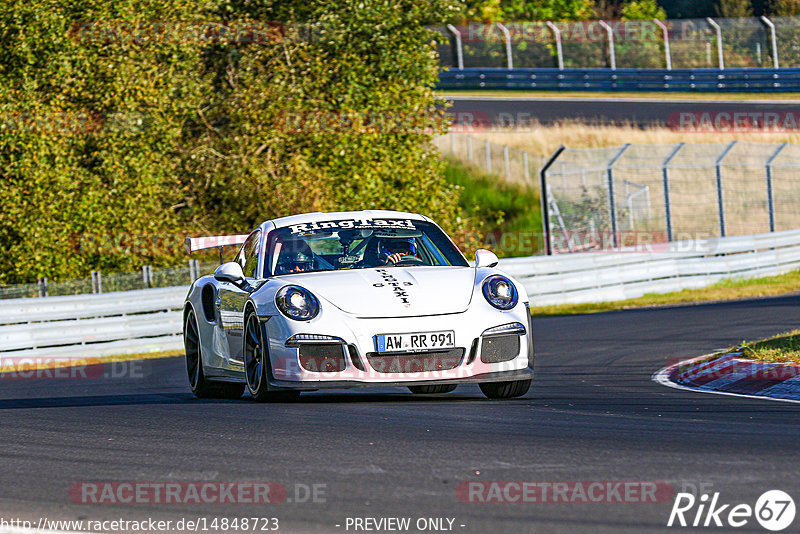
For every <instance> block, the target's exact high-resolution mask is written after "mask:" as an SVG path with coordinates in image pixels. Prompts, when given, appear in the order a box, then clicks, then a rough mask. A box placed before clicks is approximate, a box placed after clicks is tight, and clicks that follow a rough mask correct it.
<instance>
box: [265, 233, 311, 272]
mask: <svg viewBox="0 0 800 534" xmlns="http://www.w3.org/2000/svg"><path fill="white" fill-rule="evenodd" d="M312 270H314V252H312V250H311V247H310V246H308V243H306V242H305V241H303V240H302V239H296V240H292V241H286V242H284V243H283V247H282V248H281V251H280V255H279V256H278V263H277V265H276V266H275V274H287V273H302V272H306V271H312Z"/></svg>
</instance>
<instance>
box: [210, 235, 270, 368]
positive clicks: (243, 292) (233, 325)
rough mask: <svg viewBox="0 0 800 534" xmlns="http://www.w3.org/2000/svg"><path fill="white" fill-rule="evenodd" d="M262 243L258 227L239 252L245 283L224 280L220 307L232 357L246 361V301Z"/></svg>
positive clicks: (251, 287) (234, 359) (237, 259)
mask: <svg viewBox="0 0 800 534" xmlns="http://www.w3.org/2000/svg"><path fill="white" fill-rule="evenodd" d="M260 245H261V230H260V229H259V230H256V231H254V232H253V233H252V234H250V236H249V237H248V238H247V240H246V241H245V242H244V244H243V245H242V248H241V249H239V253H238V254H237V255H236V259H235V260H234V261H237V262H238V263H239V264H240V265H241V266H242V271H244V276H245V283H244V284H234V283H232V282H220V284H219V311H220V319H221V323H222V328H223V329H224V330H225V334H226V337H227V338H228V347H229V350H230V353H229V355H228V356H229V359H230V360H232V361H234V362H237V363H242V361H243V360H242V347H243V336H244V305H245V304H246V303H247V297H248V295H249V294H250V292H251V291H252V289H253V285H252V284H253V282H254V281H255V278H256V267H257V265H258V255H259V250H260Z"/></svg>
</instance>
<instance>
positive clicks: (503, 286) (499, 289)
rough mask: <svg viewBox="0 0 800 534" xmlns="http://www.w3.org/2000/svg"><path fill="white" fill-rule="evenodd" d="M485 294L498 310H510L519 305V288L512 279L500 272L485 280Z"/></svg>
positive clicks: (487, 299)
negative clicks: (501, 274)
mask: <svg viewBox="0 0 800 534" xmlns="http://www.w3.org/2000/svg"><path fill="white" fill-rule="evenodd" d="M483 296H484V297H486V301H487V302H488V303H489V304H491V305H492V306H494V307H495V308H497V309H498V310H510V309H511V308H513V307H514V306H516V305H517V297H518V295H517V288H516V287H514V284H513V282H511V280H509V279H508V278H506V277H505V276H500V275H499V274H496V275H493V276H490V277H489V278H487V279H486V280H484V281H483Z"/></svg>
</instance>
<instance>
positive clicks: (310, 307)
mask: <svg viewBox="0 0 800 534" xmlns="http://www.w3.org/2000/svg"><path fill="white" fill-rule="evenodd" d="M275 304H276V305H277V306H278V309H279V310H280V311H281V313H282V314H284V315H285V316H286V317H288V318H289V319H294V320H295V321H310V320H311V319H313V318H314V317H316V316H317V314H318V313H319V301H317V299H316V297H314V295H312V294H311V293H310V292H309V291H308V290H306V289H303V288H302V287H300V286H285V287H282V288H281V289H280V290H279V291H278V293H277V294H276V295H275Z"/></svg>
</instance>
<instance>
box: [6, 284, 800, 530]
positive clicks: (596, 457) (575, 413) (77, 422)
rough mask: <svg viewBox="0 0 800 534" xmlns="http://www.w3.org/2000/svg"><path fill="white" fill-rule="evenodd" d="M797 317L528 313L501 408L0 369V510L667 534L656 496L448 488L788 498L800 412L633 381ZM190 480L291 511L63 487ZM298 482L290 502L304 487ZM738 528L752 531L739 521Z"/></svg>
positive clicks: (166, 363)
mask: <svg viewBox="0 0 800 534" xmlns="http://www.w3.org/2000/svg"><path fill="white" fill-rule="evenodd" d="M799 324H800V297H798V296H790V297H780V298H769V299H763V300H749V301H739V302H732V303H719V304H708V305H701V306H685V307H675V308H661V309H647V310H632V311H622V312H612V313H603V314H596V315H584V316H572V317H558V318H544V319H535V321H534V329H535V339H536V350H537V357H536V358H537V359H536V372H537V377H536V378H535V380H534V385H533V387H532V389H531V391H530V392H529V393H528V394H527V395H526V396H525V397H524V398H522V399H517V400H512V401H487V400H486V399H484V398H483V397H482V395H481V393H480V391H479V390H478V388H477V386H474V385H466V386H461V387H459V388H458V389H457V390H456V391H455V392H454V393H452V394H448V395H444V396H441V397H438V398H437V397H433V396H431V397H417V396H413V395H411V394H409V393H408V392H406V390H405V389H401V388H382V389H369V390H367V389H360V390H350V391H335V392H316V393H309V394H304V395H303V397H301V400H300V402H297V403H293V404H257V403H255V402H251V401H250V400H249V399H242V400H240V401H208V400H196V399H194V398H193V397H192V396H191V394H190V393H189V390H188V385H187V381H186V377H185V374H184V368H183V362H182V360H181V359H180V358H170V359H161V360H150V361H146V362H138V365H139V366H140V367H139V370H140V371H142V373H139V374H138V375H137V376H133V374H135V373H130V375H131V376H120V377H117V378H114V377H102V376H101V377H96V378H88V379H48V378H40V379H35V380H34V379H21V378H20V379H13V380H11V379H7V380H0V460H1V461H2V464H0V465H2V469H0V517H3V518H6V519H7V518H10V517H17V518H28V519H30V520H33V521H38V520H39V519H40V518H41V517H46V518H48V519H50V520H52V519H90V520H102V519H116V518H126V519H134V518H139V519H141V518H148V517H152V518H163V519H170V520H178V519H180V518H187V517H191V518H195V517H205V518H208V519H210V518H213V517H228V518H234V517H256V516H257V517H276V518H278V519H279V521H280V529H279V532H290V533H293V532H354V531H355V530H353V529H352V528H351V529H347V528H346V524H347V523H346V521H347V518H348V517H350V518H365V517H372V518H386V517H409V518H411V519H412V521H416V520H417V519H418V518H441V517H444V518H452V519H453V520H454V522H453V525H452V530H451V531H453V532H464V533H477V534H482V533H490V532H492V533H493V532H503V533H506V532H507V533H523V532H636V533H639V532H652V531H673V532H674V531H675V530H676V529H674V528H673V529H667V528H666V523H667V520H668V517H669V513H670V510H671V508H672V503H673V500H674V498H673V497H672V496H670V498H668V499H666V500H664V502H659V503H655V504H653V503H580V502H569V503H563V502H562V503H539V502H536V503H514V504H509V503H503V504H496V503H470V502H462V501H460V500H459V498H458V497H457V488H458V486H459V484H461V483H462V482H465V481H484V482H486V481H537V482H555V481H586V482H589V481H662V482H666V483H668V484H669V485H670V486H671V487H672V488H673V490H674V491H675V492H678V491H681V490H682V489H686V490H689V491H691V490H692V489H693V488H703V489H704V490H705V491H706V492H719V493H720V497H719V498H720V501H721V502H725V503H734V504H735V503H749V504H750V505H751V506H752V505H754V504H755V501H756V499H757V498H758V496H759V495H761V494H762V493H763V492H765V491H767V490H771V489H782V490H784V491H786V492H788V493H789V494H790V495H793V496H794V497H795V500H797V497H798V496H800V461H798V460H800V456H798V443H799V442H800V416H799V414H800V412H798V410H800V406H798V405H796V404H788V403H781V402H775V401H769V400H755V399H749V398H737V397H730V396H721V395H712V394H704V393H695V392H690V391H680V390H676V389H672V388H667V387H664V386H662V385H658V384H656V383H654V382H653V381H652V380H651V375H652V374H653V373H654V372H655V371H657V370H658V369H660V368H661V367H663V366H664V365H666V364H667V363H668V362H670V361H672V360H674V359H676V358H689V357H692V356H697V355H699V354H702V353H705V352H710V351H712V350H714V349H717V348H720V347H725V346H730V345H731V344H735V343H737V342H739V341H741V340H742V339H746V338H759V337H764V336H768V335H772V334H775V333H779V332H782V331H786V330H790V329H793V328H796V327H797V326H798V325H799ZM123 374H124V373H123ZM198 480H215V481H272V482H279V483H281V484H283V485H284V486H285V487H286V488H287V491H288V499H289V500H292V501H293V502H288V501H287V502H283V503H280V504H271V505H258V506H254V505H247V504H226V505H198V504H193V503H189V504H177V505H175V504H173V505H155V504H137V505H125V504H116V505H107V504H106V505H87V504H80V502H77V503H76V502H74V501H75V499H73V498H71V497H70V493H69V491H70V488H71V487H72V486H73V485H74V484H76V483H80V482H87V481H117V482H121V481H131V482H156V481H158V482H166V481H198ZM315 484H316V485H317V488H321V492H320V493H318V495H317V502H307V501H308V500H309V499H308V498H306V496H304V495H303V492H304V490H302V488H308V487H311V486H313V485H315ZM298 488H300V489H298ZM301 490H302V491H301ZM298 492H299V493H298ZM298 496H299V497H298ZM297 500H301V501H306V502H296V501H297ZM323 501H324V502H323ZM412 524H413V523H412ZM444 524H445V525H446V524H447V523H444ZM337 525H339V526H337ZM462 525H463V526H462ZM796 525H797V521H796V522H795V526H796ZM694 530H698V529H694ZM699 530H706V531H708V530H709V529H702V528H701V529H699ZM737 530H738V531H740V532H763V531H764V530H763V529H761V527H760V526H759V525H758V524H757V523H756V522H755V521H754V520H752V519H751V521H750V522H749V523H748V525H746V526H745V527H743V528H740V529H737ZM790 530H791V529H790ZM228 531H229V532H231V531H232V530H230V529H229V530H228ZM411 531H416V530H413V529H412V530H411ZM438 531H442V530H441V529H439V530H438Z"/></svg>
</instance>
